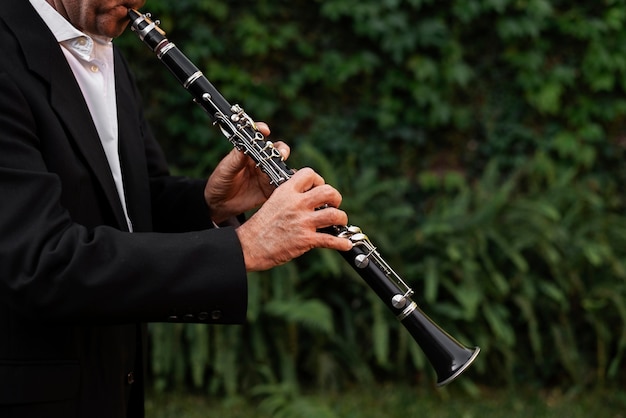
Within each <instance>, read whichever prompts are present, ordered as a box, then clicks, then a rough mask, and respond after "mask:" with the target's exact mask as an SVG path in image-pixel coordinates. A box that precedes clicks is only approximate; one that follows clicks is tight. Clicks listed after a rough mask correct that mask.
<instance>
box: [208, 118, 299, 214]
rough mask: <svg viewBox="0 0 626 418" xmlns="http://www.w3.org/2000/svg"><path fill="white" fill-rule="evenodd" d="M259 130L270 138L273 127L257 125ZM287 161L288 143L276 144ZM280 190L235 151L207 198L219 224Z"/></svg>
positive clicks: (215, 174)
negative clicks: (270, 128)
mask: <svg viewBox="0 0 626 418" xmlns="http://www.w3.org/2000/svg"><path fill="white" fill-rule="evenodd" d="M257 127H258V129H259V131H260V132H261V133H262V134H263V135H265V136H268V135H269V134H270V130H269V127H268V126H267V125H266V124H265V123H262V122H259V123H257ZM274 147H275V148H276V149H277V150H278V151H279V152H280V153H281V154H282V156H283V158H284V159H287V158H288V157H289V151H290V150H289V146H288V145H287V144H285V143H284V142H281V141H278V142H275V143H274ZM275 189H276V186H274V185H272V184H270V180H269V177H267V175H266V174H264V173H263V172H262V171H261V170H259V169H258V168H257V167H256V164H255V163H254V161H252V160H251V159H250V157H248V156H247V155H245V154H244V153H242V152H241V151H238V150H236V149H233V150H232V151H231V152H230V153H229V154H228V155H226V157H224V159H222V161H220V163H219V164H218V166H217V167H216V168H215V170H214V171H213V173H212V174H211V176H210V177H209V181H208V182H207V185H206V188H205V189H204V198H205V200H206V202H207V205H208V206H209V208H210V209H211V218H212V219H213V221H214V222H215V223H220V222H223V221H225V220H226V219H228V218H230V217H232V216H236V215H239V214H241V213H244V212H246V211H248V210H250V209H254V208H257V207H259V206H260V205H261V204H263V202H265V201H266V200H267V198H268V197H269V196H270V195H271V194H272V192H273V191H274V190H275Z"/></svg>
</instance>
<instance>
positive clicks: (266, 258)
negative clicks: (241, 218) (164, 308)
mask: <svg viewBox="0 0 626 418" xmlns="http://www.w3.org/2000/svg"><path fill="white" fill-rule="evenodd" d="M340 204H341V195H340V194H339V192H338V191H337V190H335V189H334V188H333V187H331V186H330V185H328V184H325V182H324V179H323V178H322V177H321V176H320V175H319V174H317V173H315V172H314V171H313V170H311V169H310V168H304V169H301V170H299V171H298V172H297V173H295V174H294V175H293V176H292V177H291V178H290V179H289V180H288V181H286V182H285V183H283V184H282V185H281V186H280V187H278V188H277V189H276V190H275V192H274V193H273V194H272V195H271V196H270V197H269V199H268V200H267V202H265V204H264V205H263V206H262V207H261V208H260V209H259V210H258V211H257V212H256V213H255V214H254V215H253V216H252V217H251V218H250V219H249V220H247V221H246V222H245V223H244V224H243V225H241V226H240V227H239V228H237V235H238V236H239V240H240V242H241V247H242V249H243V254H244V260H245V263H246V270H247V271H259V270H267V269H269V268H272V267H275V266H278V265H280V264H284V263H286V262H288V261H290V260H292V259H294V258H296V257H299V256H300V255H302V254H304V253H305V252H307V251H309V250H310V249H312V248H317V247H323V248H332V249H336V250H340V251H348V250H350V249H351V248H352V243H351V242H350V241H349V240H348V239H346V238H338V237H335V236H333V235H330V234H326V233H323V232H318V230H319V229H320V228H324V227H328V226H332V225H346V224H347V221H348V216H347V215H346V213H345V212H343V211H341V210H339V209H337V208H338V207H339V205H340ZM324 206H326V208H325V209H320V210H317V209H318V208H320V207H324Z"/></svg>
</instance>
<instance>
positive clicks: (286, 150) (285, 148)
mask: <svg viewBox="0 0 626 418" xmlns="http://www.w3.org/2000/svg"><path fill="white" fill-rule="evenodd" d="M274 148H276V149H277V150H278V152H280V155H282V156H283V160H286V159H287V158H289V155H290V154H291V148H290V147H289V145H287V144H286V143H284V142H283V141H276V142H274Z"/></svg>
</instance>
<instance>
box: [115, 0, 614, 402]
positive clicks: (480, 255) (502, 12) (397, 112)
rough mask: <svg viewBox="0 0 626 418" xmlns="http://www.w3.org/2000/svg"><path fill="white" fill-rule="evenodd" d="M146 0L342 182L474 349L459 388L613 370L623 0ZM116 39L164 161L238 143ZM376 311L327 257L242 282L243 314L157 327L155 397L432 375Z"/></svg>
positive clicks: (225, 86)
mask: <svg viewBox="0 0 626 418" xmlns="http://www.w3.org/2000/svg"><path fill="white" fill-rule="evenodd" d="M148 6H149V9H150V11H151V12H152V13H153V14H154V15H155V16H157V17H158V18H160V19H161V21H162V27H163V28H164V29H165V30H166V31H167V32H168V35H169V37H170V39H171V40H173V41H174V42H175V43H176V44H177V45H178V46H179V47H181V49H183V51H185V53H186V54H187V55H189V56H190V58H192V59H193V60H194V61H195V62H196V63H197V64H198V66H199V67H200V68H202V69H203V70H204V72H205V74H206V75H207V77H208V78H209V79H210V80H211V81H212V82H213V83H214V84H215V85H216V86H217V87H218V89H220V90H221V91H222V93H223V94H224V96H226V97H227V98H228V99H229V100H230V101H232V102H236V103H239V104H241V105H242V106H243V107H244V108H245V109H246V110H247V111H248V113H249V114H250V115H251V116H253V117H254V118H256V119H257V120H264V121H267V122H268V123H269V124H270V126H271V127H272V131H273V137H274V138H283V139H285V140H286V141H288V142H289V143H290V144H291V145H292V157H291V159H290V162H291V165H292V166H294V167H300V166H304V165H310V166H313V167H315V168H316V169H317V170H318V171H319V172H321V173H322V174H323V175H324V177H325V178H326V180H327V181H328V182H329V183H331V184H333V185H335V186H336V187H337V188H338V189H339V190H341V191H342V193H343V195H344V205H343V207H344V208H345V209H346V210H347V211H348V214H349V215H350V218H351V219H350V220H351V222H352V223H354V224H357V225H359V226H361V227H362V228H363V229H364V230H365V232H366V233H367V234H368V235H369V236H370V238H371V239H372V240H373V241H374V243H375V244H376V245H378V247H379V249H380V252H381V253H382V254H383V255H384V256H385V258H386V259H387V261H388V262H389V263H390V264H391V265H392V266H394V268H395V269H396V270H397V271H398V273H400V275H401V276H403V277H404V278H405V279H406V280H407V281H408V282H409V283H410V284H411V286H413V287H414V288H415V290H416V291H417V297H416V300H417V301H419V303H420V304H421V305H422V306H423V309H424V310H425V311H426V312H427V313H429V315H430V316H432V317H433V318H434V319H436V321H437V322H439V323H440V324H442V325H443V327H444V328H446V329H447V330H449V331H450V332H451V333H452V334H453V335H455V336H457V337H458V338H459V339H461V340H462V341H464V342H465V343H468V344H478V345H480V346H481V348H482V349H483V352H482V355H481V357H480V359H479V360H478V364H477V366H476V367H475V368H473V369H472V370H471V371H470V372H469V377H467V378H465V379H463V380H462V381H463V382H464V383H463V384H466V385H468V384H469V382H483V383H487V384H494V383H498V384H499V383H506V384H515V383H519V382H533V383H544V384H555V385H564V386H570V385H575V386H577V387H582V386H585V385H589V384H593V385H597V384H605V383H609V384H614V383H618V382H619V381H620V379H621V380H622V381H623V375H624V372H625V371H626V360H625V359H624V353H625V351H626V262H625V260H626V211H625V209H626V202H625V196H624V187H623V184H624V182H625V181H626V170H625V166H624V161H625V160H624V157H625V154H626V153H625V150H626V139H625V138H626V137H625V130H624V116H625V115H626V94H625V93H626V92H625V90H626V1H624V0H603V1H591V0H585V1H580V2H576V3H573V4H572V3H571V2H566V1H552V2H549V1H545V0H525V1H520V0H515V1H514V0H457V1H446V2H436V1H428V0H404V1H403V0H326V1H321V0H318V1H310V0H309V1H291V2H283V1H267V0H260V1H254V2H253V1H236V2H219V1H216V0H178V1H177V2H167V1H164V0H151V1H150V2H149V3H148ZM118 43H119V45H121V46H122V47H123V48H124V49H125V50H126V52H127V56H128V58H129V61H130V62H131V65H132V66H133V67H134V68H135V70H136V74H137V77H138V81H139V83H140V85H141V87H142V90H143V91H144V93H145V102H146V107H147V112H148V113H147V114H148V117H149V118H150V119H151V120H152V122H153V126H154V128H155V131H157V133H158V135H159V137H161V138H162V141H163V144H164V147H165V149H166V151H167V152H168V155H169V157H170V159H171V163H172V166H173V167H174V170H175V171H177V172H184V173H188V174H191V175H206V173H208V172H209V171H210V168H211V167H212V166H213V165H214V164H215V163H216V161H217V160H218V159H219V158H220V156H221V155H223V154H224V153H225V152H227V151H228V150H229V149H230V145H229V143H228V142H227V141H226V140H224V139H223V138H222V137H221V136H220V134H219V133H217V131H216V130H215V129H213V128H212V127H210V126H209V125H210V123H209V119H208V117H207V116H206V115H204V114H203V112H202V111H201V110H200V109H199V108H197V107H195V106H194V105H193V104H191V103H190V101H189V97H188V96H187V95H186V93H185V92H184V91H183V90H182V89H181V88H180V87H179V86H177V85H176V83H175V82H174V81H173V79H172V78H171V77H170V76H169V74H167V72H166V70H165V69H164V68H163V67H162V66H161V65H160V64H159V63H158V61H157V60H156V59H155V58H154V57H152V56H151V55H150V53H149V51H148V50H147V49H146V48H145V47H144V46H143V45H140V43H139V42H138V41H136V40H135V39H134V36H133V35H128V34H127V35H125V36H124V37H122V38H121V39H119V40H118ZM268 228H271V226H269V225H268ZM385 309H386V308H384V306H383V305H382V303H381V302H380V301H379V300H376V297H375V296H373V293H372V292H371V291H370V290H369V289H367V288H366V286H365V285H364V284H363V282H362V280H361V279H360V278H359V277H358V276H356V275H355V274H354V273H353V272H352V271H350V270H349V268H348V266H347V265H345V264H344V263H343V262H342V260H340V258H339V256H338V255H337V254H335V253H332V252H328V251H314V252H312V253H311V254H308V255H306V256H304V257H303V258H302V259H300V260H298V261H297V262H292V263H290V264H288V265H286V266H283V267H281V268H278V269H275V270H273V271H271V272H267V273H263V274H257V275H251V277H250V309H249V322H248V324H246V325H245V326H243V327H215V328H207V327H204V326H200V325H193V326H183V325H169V324H166V325H163V324H153V325H152V326H151V331H152V333H151V335H152V350H153V351H152V354H153V356H152V373H153V375H154V377H155V382H156V384H157V386H158V387H160V388H165V387H167V386H168V385H173V384H185V383H193V384H194V385H196V386H198V387H205V388H208V390H210V391H211V392H212V393H222V392H225V393H227V394H230V395H235V394H239V393H247V394H251V393H258V394H265V395H267V394H274V395H277V396H278V395H280V396H283V397H287V398H288V396H289V395H290V394H291V395H293V394H294V393H297V390H298V388H299V387H301V386H303V385H310V384H313V385H317V386H318V387H323V388H337V387H341V385H343V384H348V383H350V382H354V381H357V382H367V381H370V380H371V379H380V380H382V379H395V380H396V381H398V380H399V381H405V382H410V383H411V382H414V381H416V379H417V380H419V381H423V382H430V380H431V379H432V372H431V369H430V367H429V366H428V365H426V364H425V363H424V358H423V355H422V354H421V351H420V350H419V349H417V347H416V345H415V343H414V342H413V341H411V340H410V337H408V336H407V333H406V332H405V331H404V330H403V329H402V328H401V327H400V326H399V325H398V324H397V323H396V322H395V319H394V318H393V317H391V315H390V314H389V313H388V312H387V311H385ZM422 376H423V378H422ZM426 384H429V383H426ZM468 388H470V386H469V385H468ZM279 398H280V397H279ZM280 399H282V398H280Z"/></svg>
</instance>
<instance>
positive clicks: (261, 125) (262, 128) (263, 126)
mask: <svg viewBox="0 0 626 418" xmlns="http://www.w3.org/2000/svg"><path fill="white" fill-rule="evenodd" d="M254 124H255V125H256V128H257V129H258V131H259V132H261V133H262V134H263V136H269V135H270V133H271V131H270V127H269V126H268V125H267V123H265V122H254Z"/></svg>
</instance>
